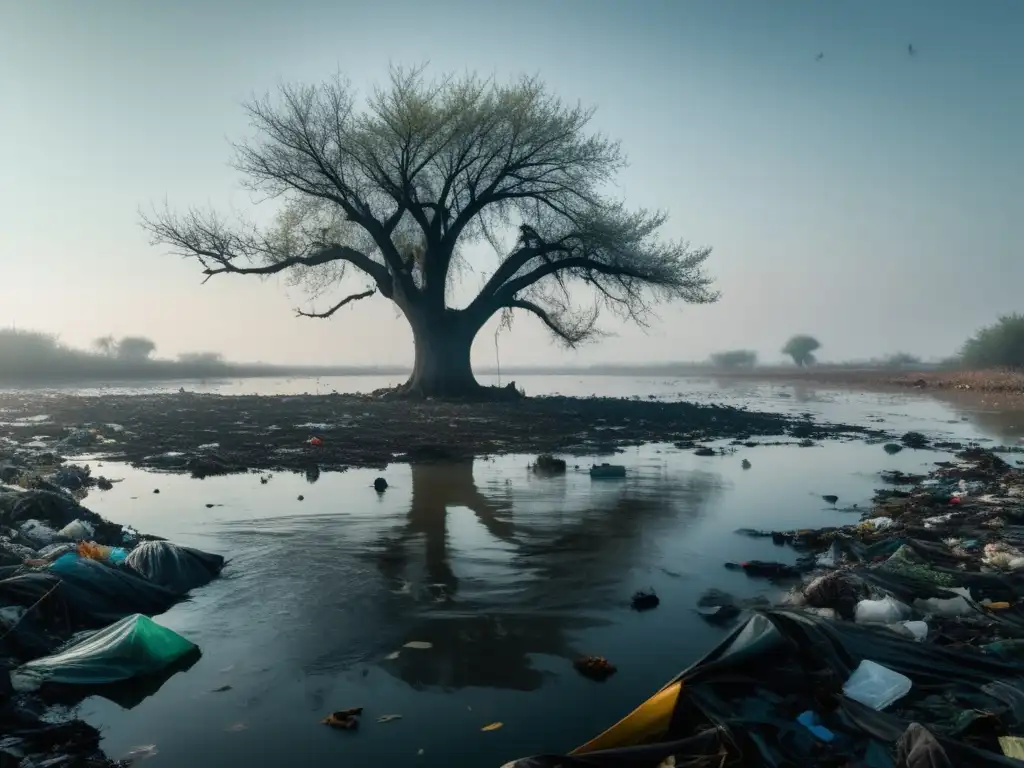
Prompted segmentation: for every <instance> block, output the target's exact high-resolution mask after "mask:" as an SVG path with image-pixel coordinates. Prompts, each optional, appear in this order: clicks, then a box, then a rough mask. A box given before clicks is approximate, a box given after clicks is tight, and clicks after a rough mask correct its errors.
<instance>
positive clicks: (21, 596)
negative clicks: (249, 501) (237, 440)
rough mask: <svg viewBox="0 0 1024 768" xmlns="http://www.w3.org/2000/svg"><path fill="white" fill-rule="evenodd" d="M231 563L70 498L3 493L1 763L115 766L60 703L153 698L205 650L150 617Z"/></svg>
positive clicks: (88, 730)
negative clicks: (56, 713) (61, 716)
mask: <svg viewBox="0 0 1024 768" xmlns="http://www.w3.org/2000/svg"><path fill="white" fill-rule="evenodd" d="M223 567H224V558H222V557H221V556H220V555H213V554H209V553H206V552H201V551H199V550H196V549H192V548H189V547H182V546H178V545H176V544H172V543H171V542H168V541H164V540H161V539H158V538H155V537H149V536H144V535H142V534H140V533H139V532H138V531H135V530H134V529H132V528H130V527H125V526H121V525H118V524H116V523H111V522H108V521H107V520H104V519H103V518H102V517H100V516H99V515H97V514H95V513H94V512H91V511H90V510H88V509H86V508H85V507H83V506H81V505H80V504H78V502H77V501H75V499H74V498H73V497H72V496H71V495H70V494H68V493H64V492H57V491H49V490H27V491H26V490H19V489H13V488H10V487H8V488H3V487H0V764H2V765H4V766H7V765H12V766H14V765H20V766H24V767H25V768H27V767H28V766H42V765H65V764H68V765H71V764H74V765H97V766H99V765H112V763H110V762H109V761H107V760H106V758H105V757H104V756H103V754H102V753H101V751H100V750H99V739H100V735H99V732H98V731H96V729H94V728H92V727H91V726H89V725H88V724H86V723H84V722H81V721H77V720H75V721H70V722H61V723H56V724H54V723H53V722H52V721H50V719H48V718H45V717H44V715H45V713H46V708H47V706H48V705H49V704H52V703H55V702H60V703H62V704H68V703H73V702H75V701H80V700H81V699H82V698H84V697H85V696H88V695H93V694H97V693H102V694H104V695H108V694H109V695H108V698H114V700H117V701H122V700H123V698H117V697H118V696H120V697H124V696H125V695H129V696H134V695H138V693H139V692H138V691H134V692H128V691H127V689H119V691H118V693H116V694H115V693H112V691H113V690H114V689H115V688H116V686H118V685H121V686H124V685H126V684H128V683H134V682H138V681H141V685H140V688H139V690H140V691H146V692H147V693H144V695H148V693H151V692H153V691H154V690H155V689H156V688H158V687H159V685H160V684H162V683H163V681H164V680H166V678H167V677H168V676H170V675H171V674H174V673H175V672H177V671H179V670H181V669H184V668H186V667H187V666H190V665H191V664H192V663H194V662H195V661H196V659H197V658H198V656H199V650H198V648H197V647H196V646H195V645H194V644H192V643H191V642H189V641H188V640H187V639H185V638H184V637H182V636H180V635H178V634H177V633H176V632H174V631H172V630H170V629H167V628H166V627H162V626H160V625H159V624H157V623H156V622H154V621H152V620H151V619H150V618H149V617H151V616H155V615H157V614H160V613H163V612H164V611H166V610H167V609H169V608H170V607H171V606H172V605H174V604H175V603H177V602H178V601H180V600H182V599H183V598H184V597H185V596H186V595H187V594H188V593H189V592H190V591H191V590H192V589H194V588H196V587H199V586H202V585H204V584H207V583H208V582H210V581H211V580H212V579H214V578H216V577H217V576H218V575H219V573H220V571H221V569H222V568H223Z"/></svg>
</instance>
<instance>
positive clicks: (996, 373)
mask: <svg viewBox="0 0 1024 768" xmlns="http://www.w3.org/2000/svg"><path fill="white" fill-rule="evenodd" d="M706 375H707V376H709V377H712V378H716V379H724V380H747V381H771V382H778V383H780V384H793V385H796V384H822V385H829V386H835V387H856V388H858V389H869V390H877V389H882V390H890V391H891V390H908V389H911V390H920V391H925V392H928V391H939V392H950V391H957V392H975V393H978V394H1000V395H1006V396H1007V397H1014V398H1020V400H1021V403H1022V404H1024V371H1002V370H993V371H908V372H899V371H892V370H885V369H882V368H852V367H851V368H845V367H844V368H830V367H828V366H822V367H817V368H808V369H803V370H801V369H798V368H767V367H766V368H753V369H750V370H713V369H709V370H708V373H707V374H706Z"/></svg>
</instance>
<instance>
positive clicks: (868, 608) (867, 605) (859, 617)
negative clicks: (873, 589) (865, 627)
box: [853, 597, 910, 624]
mask: <svg viewBox="0 0 1024 768" xmlns="http://www.w3.org/2000/svg"><path fill="white" fill-rule="evenodd" d="M909 616H910V606H908V605H905V604H903V603H901V602H900V601H899V600H895V599H893V598H891V597H883V598H882V599H881V600H861V601H860V602H859V603H857V608H856V610H855V611H854V614H853V620H854V621H856V622H857V623H858V624H895V623H896V622H898V621H903V620H904V619H906V618H909Z"/></svg>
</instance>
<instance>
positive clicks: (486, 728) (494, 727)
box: [480, 723, 505, 731]
mask: <svg viewBox="0 0 1024 768" xmlns="http://www.w3.org/2000/svg"><path fill="white" fill-rule="evenodd" d="M504 725H505V724H504V723H489V724H488V725H485V726H484V727H483V728H481V729H480V730H481V731H496V730H498V729H499V728H501V727H503V726H504Z"/></svg>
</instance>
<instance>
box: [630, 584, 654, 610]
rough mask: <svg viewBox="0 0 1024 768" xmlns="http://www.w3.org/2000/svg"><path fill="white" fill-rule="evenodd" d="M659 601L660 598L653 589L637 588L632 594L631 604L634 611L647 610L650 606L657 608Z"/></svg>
mask: <svg viewBox="0 0 1024 768" xmlns="http://www.w3.org/2000/svg"><path fill="white" fill-rule="evenodd" d="M660 603H661V600H660V599H659V598H658V596H657V595H656V594H655V592H654V590H653V589H651V590H647V591H644V590H642V589H641V590H639V591H637V592H635V593H634V594H633V599H632V605H633V610H635V611H649V610H651V609H652V608H657V607H658V605H659V604H660Z"/></svg>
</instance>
